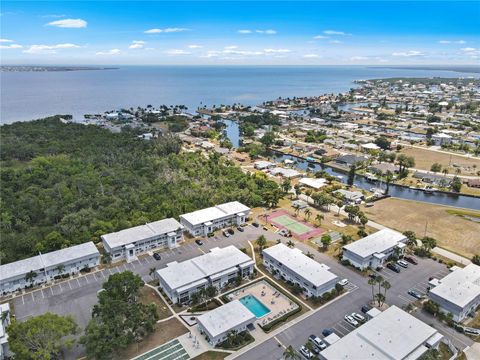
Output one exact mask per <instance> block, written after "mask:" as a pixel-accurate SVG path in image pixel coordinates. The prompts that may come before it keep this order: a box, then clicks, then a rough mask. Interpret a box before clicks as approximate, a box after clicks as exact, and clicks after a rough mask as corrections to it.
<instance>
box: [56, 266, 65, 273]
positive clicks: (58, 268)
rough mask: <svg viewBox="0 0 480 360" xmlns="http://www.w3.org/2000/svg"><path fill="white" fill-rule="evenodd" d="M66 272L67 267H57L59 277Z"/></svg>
mask: <svg viewBox="0 0 480 360" xmlns="http://www.w3.org/2000/svg"><path fill="white" fill-rule="evenodd" d="M64 271H65V265H63V264H59V265H58V266H57V273H58V275H62V274H63V272H64Z"/></svg>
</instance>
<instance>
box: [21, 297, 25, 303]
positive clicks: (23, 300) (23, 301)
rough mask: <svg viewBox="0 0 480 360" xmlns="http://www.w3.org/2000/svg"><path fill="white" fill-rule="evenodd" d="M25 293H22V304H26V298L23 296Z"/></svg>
mask: <svg viewBox="0 0 480 360" xmlns="http://www.w3.org/2000/svg"><path fill="white" fill-rule="evenodd" d="M23 296H24V295H22V304H23V305H25V299H24V298H23Z"/></svg>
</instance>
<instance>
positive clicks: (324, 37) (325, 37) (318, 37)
mask: <svg viewBox="0 0 480 360" xmlns="http://www.w3.org/2000/svg"><path fill="white" fill-rule="evenodd" d="M313 38H314V39H328V38H329V37H328V36H325V35H317V36H314V37H313Z"/></svg>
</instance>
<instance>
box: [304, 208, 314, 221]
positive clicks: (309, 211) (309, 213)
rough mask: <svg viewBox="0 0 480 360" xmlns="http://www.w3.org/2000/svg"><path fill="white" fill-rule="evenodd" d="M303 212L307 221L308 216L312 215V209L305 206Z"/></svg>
mask: <svg viewBox="0 0 480 360" xmlns="http://www.w3.org/2000/svg"><path fill="white" fill-rule="evenodd" d="M303 213H304V214H305V218H306V219H307V221H308V220H309V219H310V216H311V215H312V210H310V209H309V208H306V209H305V210H304V211H303Z"/></svg>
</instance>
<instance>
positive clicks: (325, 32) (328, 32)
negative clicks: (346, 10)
mask: <svg viewBox="0 0 480 360" xmlns="http://www.w3.org/2000/svg"><path fill="white" fill-rule="evenodd" d="M323 33H324V34H326V35H340V36H343V35H350V34H347V33H346V32H343V31H336V30H325V31H324V32H323Z"/></svg>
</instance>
